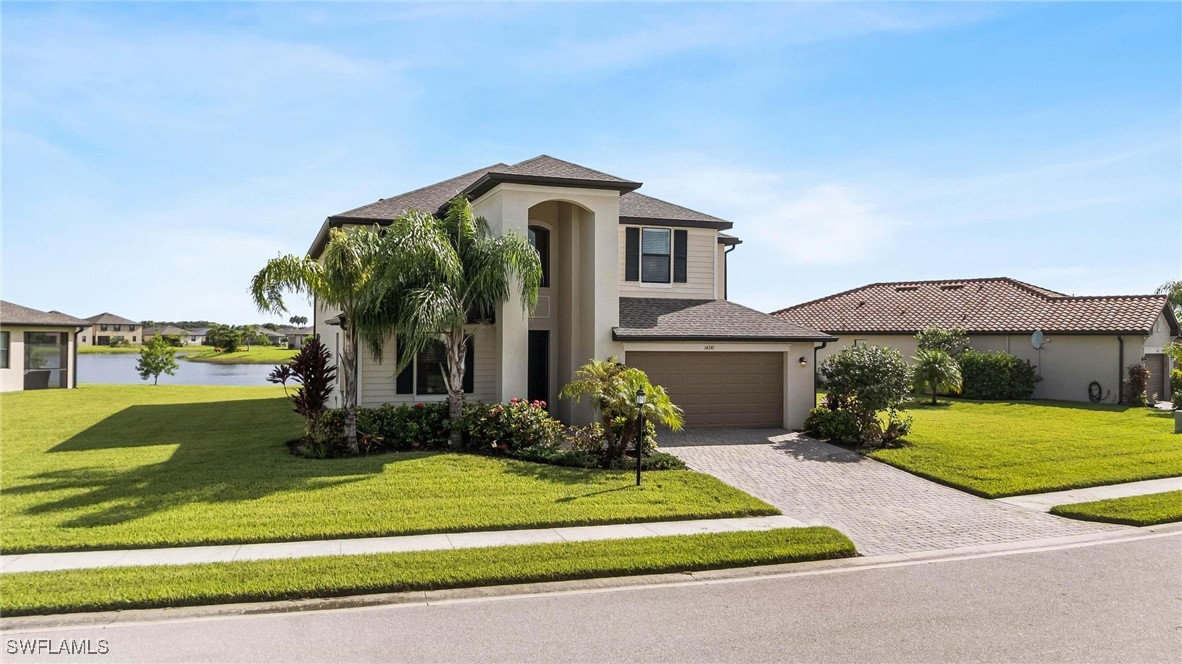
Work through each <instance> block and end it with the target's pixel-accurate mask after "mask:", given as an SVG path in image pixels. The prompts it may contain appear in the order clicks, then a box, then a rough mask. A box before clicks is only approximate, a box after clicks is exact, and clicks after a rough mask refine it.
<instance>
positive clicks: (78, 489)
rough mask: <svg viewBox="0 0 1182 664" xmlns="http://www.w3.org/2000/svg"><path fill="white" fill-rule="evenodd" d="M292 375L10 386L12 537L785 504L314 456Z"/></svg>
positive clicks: (267, 532)
mask: <svg viewBox="0 0 1182 664" xmlns="http://www.w3.org/2000/svg"><path fill="white" fill-rule="evenodd" d="M282 395H283V391H282V389H281V388H279V387H270V386H268V387H208V386H183V385H177V386H173V385H168V386H164V385H160V386H151V385H83V386H82V387H81V388H80V389H77V390H44V391H33V392H15V393H6V394H3V395H0V459H2V461H3V463H2V464H0V521H2V523H3V528H2V529H0V550H3V551H4V553H19V552H33V551H67V550H78V549H97V548H125V547H161V546H178V545H191V544H213V543H234V542H260V541H278V540H302V539H320V538H329V537H363V536H381V535H398V534H412V533H426V532H442V531H453V532H454V531H464V530H486V529H507V528H534V527H545V526H557V525H588V524H601V523H622V522H629V521H650V520H670V519H688V518H711V517H731V516H756V515H768V514H777V513H778V510H776V509H775V508H773V507H771V506H770V505H767V504H766V503H763V502H761V501H759V500H757V499H755V498H753V497H751V496H749V495H747V494H745V493H743V492H741V491H739V490H737V489H734V488H732V487H730V486H727V485H726V484H723V483H722V482H719V481H718V480H716V479H714V478H712V477H710V476H707V475H702V474H699V473H695V472H690V471H661V472H653V473H649V474H648V475H647V477H646V480H645V484H644V487H643V488H640V489H638V488H636V487H635V486H633V483H634V479H633V476H632V474H631V473H629V472H627V471H598V470H583V469H575V468H559V467H555V466H545V465H539V464H533V463H527V462H522V461H510V460H504V459H493V458H489V457H480V456H472V455H465V454H444V453H427V452H423V453H404V454H385V455H377V456H371V457H363V458H354V459H331V460H324V461H318V460H310V459H303V458H299V457H296V456H293V455H291V454H289V453H288V451H287V448H286V447H285V445H284V441H286V440H289V439H293V438H296V437H298V435H299V434H300V432H301V429H302V427H301V421H300V419H299V418H298V417H297V416H296V415H295V414H294V413H292V412H291V407H290V404H289V401H288V400H286V399H285V398H283V396H282Z"/></svg>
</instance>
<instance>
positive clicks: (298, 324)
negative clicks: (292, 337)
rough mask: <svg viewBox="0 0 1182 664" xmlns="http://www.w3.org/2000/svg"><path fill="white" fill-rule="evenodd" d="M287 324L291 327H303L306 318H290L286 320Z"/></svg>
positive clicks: (306, 321) (306, 320)
mask: <svg viewBox="0 0 1182 664" xmlns="http://www.w3.org/2000/svg"><path fill="white" fill-rule="evenodd" d="M287 322H289V323H291V324H292V325H295V326H296V327H303V326H304V325H306V324H307V323H308V317H307V316H292V317H291V318H288V319H287Z"/></svg>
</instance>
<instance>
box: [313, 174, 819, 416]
mask: <svg viewBox="0 0 1182 664" xmlns="http://www.w3.org/2000/svg"><path fill="white" fill-rule="evenodd" d="M639 187H640V183H639V182H632V181H628V180H624V179H621V178H618V177H615V176H612V175H607V174H605V173H601V172H599V171H594V170H591V169H589V168H585V167H583V166H578V165H576V164H572V163H569V162H565V161H561V160H558V159H554V158H552V157H548V156H545V155H543V156H539V157H535V158H533V159H530V160H527V161H523V162H521V163H519V164H514V165H512V166H510V165H506V164H496V165H493V166H490V167H488V168H483V169H480V170H477V171H472V172H471V173H466V174H464V175H461V176H458V177H455V178H452V179H450V180H445V181H443V182H439V183H436V184H433V185H431V186H428V187H424V188H422V189H417V190H415V191H412V192H408V193H405V194H401V195H399V196H395V197H393V198H385V199H381V200H378V201H377V202H375V203H371V204H369V205H365V206H362V207H359V208H356V209H354V210H350V211H348V212H343V213H341V214H338V215H334V216H331V217H329V218H328V219H327V220H326V221H325V223H324V225H323V226H322V228H321V229H320V232H319V233H318V234H317V236H316V239H315V241H314V242H313V243H312V246H311V249H310V250H309V255H311V256H312V257H314V258H318V257H319V256H320V253H321V251H322V250H323V248H324V245H325V242H326V241H327V239H328V231H329V229H330V228H337V227H341V226H350V225H363V226H373V225H374V224H379V225H380V224H386V223H389V222H390V221H391V220H392V219H393V218H395V217H396V216H398V215H400V214H402V213H404V212H406V211H407V210H410V209H417V210H422V211H426V212H431V213H434V214H440V213H441V212H442V211H443V209H444V207H445V206H446V205H447V203H448V201H449V200H451V199H452V198H453V197H454V196H456V195H458V194H463V195H465V196H467V197H468V198H469V199H470V200H471V201H472V205H473V208H474V210H475V212H476V214H478V215H480V216H483V217H484V218H485V219H487V220H488V222H489V224H490V225H491V227H492V228H493V229H494V232H498V233H503V232H507V231H514V232H517V233H519V234H520V235H522V236H523V237H528V238H529V240H530V242H531V243H532V244H533V245H534V247H535V248H536V249H537V250H538V253H539V254H540V255H541V257H542V269H543V280H542V288H541V290H540V293H539V298H538V304H537V307H535V309H534V310H533V312H532V314H525V313H523V312H522V306H521V302H520V300H519V299H517V297H516V296H514V297H513V298H512V299H511V300H510V301H509V302H507V303H505V304H504V305H503V306H502V307H500V308H499V309H498V311H497V312H496V317H495V320H496V322H495V324H490V325H484V326H481V327H479V328H474V334H473V340H472V343H471V344H470V345H469V346H468V348H469V352H468V357H467V364H468V367H467V371H466V372H465V381H466V385H465V392H467V398H469V399H471V400H476V401H486V402H496V401H507V400H508V399H510V398H512V397H526V398H529V399H531V400H532V399H540V400H544V401H546V402H547V403H548V404H550V408H551V411H552V412H553V413H554V414H555V415H557V416H558V417H560V418H561V419H562V420H564V421H566V422H570V423H580V422H587V421H590V419H591V418H592V416H593V412H592V410H591V407H590V405H589V404H587V403H586V402H583V403H582V404H575V403H573V402H571V401H569V400H562V401H559V400H558V398H557V396H558V391H559V390H560V389H561V388H562V386H563V385H565V384H566V383H567V382H569V381H570V380H571V379H572V378H573V376H574V372H575V371H576V370H577V369H578V368H579V367H580V366H581V365H583V364H584V363H585V362H587V361H588V360H589V359H591V358H600V359H603V358H609V357H616V358H617V359H618V360H619V361H622V362H625V363H627V364H629V365H633V366H636V367H639V368H641V369H643V370H644V371H646V372H648V374H649V377H650V378H651V379H652V380H653V382H655V383H657V384H660V385H663V386H664V387H665V388H666V389H667V390H668V391H669V394H670V396H671V397H672V399H673V402H674V403H676V404H677V405H679V406H681V407H682V408H683V409H685V415H686V418H685V419H686V424H687V426H691V427H695V426H696V427H705V426H721V427H787V428H799V427H800V426H801V425H802V424H803V422H804V419H805V417H806V416H807V414H808V411H809V409H810V408H811V407H812V405H813V403H814V397H813V370H812V361H813V348H814V346H815V343H814V342H817V341H823V340H827V339H832V337H829V336H828V335H825V334H822V333H820V332H817V331H815V330H812V329H807V328H805V327H803V326H800V325H796V324H793V323H789V322H786V321H783V320H780V319H777V318H773V317H771V316H768V315H766V314H763V313H760V312H758V311H755V310H753V309H749V308H747V307H743V306H740V305H738V304H734V303H731V302H728V301H726V299H725V298H726V280H727V269H726V261H727V254H728V253H729V252H730V251H731V250H733V249H734V248H735V247H736V246H737V245H738V244H740V240H739V239H738V238H736V237H734V236H731V235H726V234H724V233H721V232H720V231H725V230H729V229H730V228H731V227H732V226H733V224H732V223H731V222H729V221H725V220H723V219H719V218H718V217H714V216H711V215H708V214H704V213H701V212H696V211H694V210H690V209H688V208H685V207H681V206H679V205H674V204H672V203H667V202H665V201H662V200H659V199H656V198H650V197H648V196H644V195H642V194H638V193H636V189H638V188H639ZM339 314H340V312H339V311H337V310H333V309H329V308H327V307H325V305H323V304H322V303H320V302H317V303H316V306H315V307H314V314H313V316H314V318H313V326H314V329H315V330H316V333H317V334H319V335H320V336H321V338H322V339H323V340H324V341H325V343H326V344H327V345H328V347H329V348H330V349H333V350H334V351H336V350H337V349H339V345H340V334H339V332H340V330H339V329H338V328H336V327H334V326H333V323H334V322H337V321H339ZM383 355H384V360H385V361H384V363H379V362H377V361H376V360H375V359H374V357H373V356H372V354H371V353H370V351H369V350H368V348H365V345H364V344H362V349H361V359H360V363H359V364H360V369H359V374H360V375H359V386H360V388H359V392H360V402H361V404H362V405H364V406H376V405H379V404H383V403H411V402H415V401H428V400H441V399H443V398H445V395H446V390H445V389H444V384H443V375H442V372H441V370H440V364H441V360H442V359H443V358H442V355H441V353H439V352H437V351H436V350H433V349H428V350H427V351H425V352H423V353H422V354H420V355H419V356H418V357H417V358H415V360H414V361H413V362H411V364H410V365H409V366H408V367H407V369H406V370H405V371H404V372H402V373H401V374H399V375H397V376H395V375H394V373H393V369H394V366H395V360H396V358H397V348H396V343H395V341H394V339H390V340H388V341H387V343H386V348H385V350H384V353H383Z"/></svg>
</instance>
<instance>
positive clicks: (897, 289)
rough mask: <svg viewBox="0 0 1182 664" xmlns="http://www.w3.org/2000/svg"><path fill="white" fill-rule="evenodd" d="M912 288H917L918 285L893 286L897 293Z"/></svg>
mask: <svg viewBox="0 0 1182 664" xmlns="http://www.w3.org/2000/svg"><path fill="white" fill-rule="evenodd" d="M913 290H919V286H895V291H896V292H899V293H903V292H906V291H913Z"/></svg>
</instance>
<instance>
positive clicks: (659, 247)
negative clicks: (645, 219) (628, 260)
mask: <svg viewBox="0 0 1182 664" xmlns="http://www.w3.org/2000/svg"><path fill="white" fill-rule="evenodd" d="M640 253H642V254H665V255H668V254H669V229H668V228H646V229H644V231H643V233H642V234H641V241H640Z"/></svg>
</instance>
